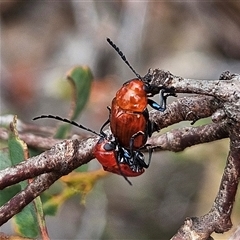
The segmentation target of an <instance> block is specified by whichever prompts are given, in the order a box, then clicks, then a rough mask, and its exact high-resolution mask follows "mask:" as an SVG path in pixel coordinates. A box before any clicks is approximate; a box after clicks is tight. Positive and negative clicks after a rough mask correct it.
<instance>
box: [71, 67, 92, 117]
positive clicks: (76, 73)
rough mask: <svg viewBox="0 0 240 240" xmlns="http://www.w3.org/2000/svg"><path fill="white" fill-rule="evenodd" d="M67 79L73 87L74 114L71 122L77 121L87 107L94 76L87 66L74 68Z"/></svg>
mask: <svg viewBox="0 0 240 240" xmlns="http://www.w3.org/2000/svg"><path fill="white" fill-rule="evenodd" d="M67 79H68V80H69V81H70V83H71V84H72V85H73V90H74V92H73V103H72V104H73V105H75V107H74V108H73V112H72V115H71V120H75V119H76V118H77V117H78V116H79V114H80V113H81V112H82V110H83V108H84V107H85V105H86V103H87V101H88V98H89V95H90V91H91V85H92V80H93V75H92V72H91V70H90V69H89V67H87V66H77V67H74V68H72V69H71V70H70V71H69V72H68V74H67Z"/></svg>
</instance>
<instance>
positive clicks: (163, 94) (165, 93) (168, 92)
mask: <svg viewBox="0 0 240 240" xmlns="http://www.w3.org/2000/svg"><path fill="white" fill-rule="evenodd" d="M159 95H160V103H159V104H158V103H156V102H155V101H153V100H152V99H148V104H149V105H150V106H151V107H152V108H153V109H155V110H158V111H161V112H164V111H165V110H166V104H167V98H168V97H169V96H174V97H176V93H175V92H174V90H172V89H165V88H163V89H161V90H160V92H159Z"/></svg>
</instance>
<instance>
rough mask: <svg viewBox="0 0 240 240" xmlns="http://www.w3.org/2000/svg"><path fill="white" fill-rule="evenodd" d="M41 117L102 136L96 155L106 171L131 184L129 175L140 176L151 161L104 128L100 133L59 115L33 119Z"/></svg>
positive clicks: (97, 145)
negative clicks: (127, 147) (118, 140)
mask: <svg viewBox="0 0 240 240" xmlns="http://www.w3.org/2000/svg"><path fill="white" fill-rule="evenodd" d="M39 118H52V119H56V120H59V121H63V122H67V123H70V124H72V125H74V126H76V127H79V128H81V129H84V130H86V131H89V132H92V133H94V134H96V135H98V136H100V139H99V141H98V142H97V144H96V146H95V148H94V151H93V153H94V156H95V157H96V159H97V160H98V161H99V163H100V164H101V165H102V166H103V169H104V170H105V171H108V172H112V173H116V174H119V175H122V176H123V177H124V178H125V179H126V180H127V182H128V183H129V184H131V182H130V181H129V180H128V179H127V177H136V176H139V175H141V174H143V173H144V171H145V170H144V168H147V167H148V166H149V163H148V164H146V163H145V161H144V155H143V154H142V153H141V152H140V151H132V153H130V152H129V151H128V150H127V149H125V148H123V147H121V146H120V144H119V143H118V142H117V141H116V139H115V138H114V136H113V135H112V134H111V135H109V136H108V135H106V134H105V133H104V132H103V131H102V130H101V131H100V134H99V133H97V132H95V131H93V130H91V129H89V128H86V127H84V126H83V125H81V124H78V123H76V122H75V121H71V120H68V119H66V118H61V117H59V116H53V115H41V116H38V117H35V118H34V119H33V120H37V119H39ZM101 129H102V128H101Z"/></svg>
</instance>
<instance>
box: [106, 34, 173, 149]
mask: <svg viewBox="0 0 240 240" xmlns="http://www.w3.org/2000/svg"><path fill="white" fill-rule="evenodd" d="M107 41H108V43H109V44H110V45H111V46H112V47H113V48H114V49H115V50H116V51H117V53H118V54H119V55H120V56H121V58H122V59H123V60H124V62H125V63H126V64H127V65H128V66H129V67H130V69H131V70H132V71H133V72H134V73H135V75H136V76H137V78H135V79H132V80H129V81H127V82H126V83H124V84H123V86H122V87H121V88H120V89H119V90H118V91H117V93H116V97H115V98H114V99H113V100H112V105H111V109H109V110H110V115H109V120H108V121H107V122H106V123H105V124H104V126H105V125H106V124H108V123H109V122H110V128H111V131H112V133H113V135H114V137H115V138H116V139H117V141H118V142H119V144H120V145H121V146H122V147H124V148H127V149H129V150H130V152H132V151H133V150H138V149H139V148H141V147H143V146H144V145H145V143H146V141H147V138H148V137H150V136H151V135H152V133H153V132H154V131H158V130H159V128H158V126H157V125H156V124H155V123H154V122H151V121H150V120H149V113H148V109H147V105H148V104H149V105H150V106H151V107H152V108H154V109H156V110H158V111H164V110H165V109H166V100H167V97H168V96H175V93H174V90H173V89H167V88H165V87H159V86H155V85H151V84H150V83H149V81H148V79H147V77H146V78H142V77H141V76H140V75H139V74H138V73H136V71H135V70H134V69H133V68H132V66H131V65H130V63H129V62H128V61H127V59H126V57H125V56H124V54H123V53H122V52H121V51H120V49H119V48H118V47H117V46H116V45H115V44H114V43H113V42H112V41H111V40H110V39H109V38H107ZM158 93H160V104H158V103H156V102H154V101H153V100H151V99H149V97H152V96H154V95H155V94H158Z"/></svg>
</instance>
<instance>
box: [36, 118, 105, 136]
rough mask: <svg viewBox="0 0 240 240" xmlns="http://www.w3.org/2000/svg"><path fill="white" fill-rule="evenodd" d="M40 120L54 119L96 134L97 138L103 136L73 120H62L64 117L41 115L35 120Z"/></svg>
mask: <svg viewBox="0 0 240 240" xmlns="http://www.w3.org/2000/svg"><path fill="white" fill-rule="evenodd" d="M40 118H52V119H56V120H58V121H62V122H66V123H70V124H71V125H74V126H76V127H78V128H81V129H83V130H85V131H88V132H91V133H93V134H96V135H97V136H100V137H102V135H101V134H100V133H97V132H95V131H93V130H92V129H90V128H87V127H85V126H83V125H81V124H78V123H77V122H75V121H72V120H69V119H66V118H62V117H59V116H53V115H41V116H38V117H35V118H33V120H37V119H40Z"/></svg>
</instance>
